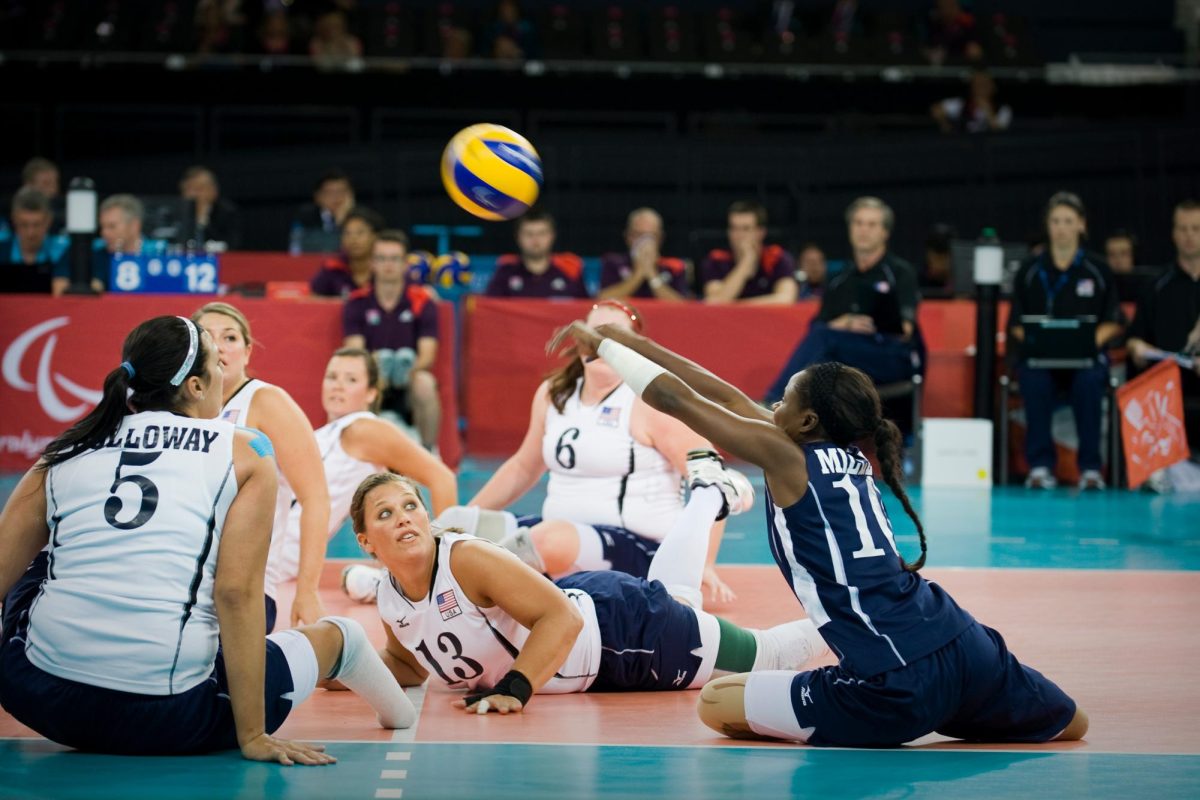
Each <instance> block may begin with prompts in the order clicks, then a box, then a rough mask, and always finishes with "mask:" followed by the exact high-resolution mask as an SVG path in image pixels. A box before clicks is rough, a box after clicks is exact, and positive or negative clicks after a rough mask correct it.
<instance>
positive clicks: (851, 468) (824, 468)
mask: <svg viewBox="0 0 1200 800" xmlns="http://www.w3.org/2000/svg"><path fill="white" fill-rule="evenodd" d="M813 452H814V453H816V455H817V463H819V464H820V465H821V474H822V475H870V474H872V469H871V462H870V461H869V460H868V459H866V458H864V457H863V455H862V454H861V453H858V454H852V453H850V452H849V451H847V450H843V449H842V448H840V447H826V448H821V449H819V450H818V449H814V450H813Z"/></svg>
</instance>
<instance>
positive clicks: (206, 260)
mask: <svg viewBox="0 0 1200 800" xmlns="http://www.w3.org/2000/svg"><path fill="white" fill-rule="evenodd" d="M219 275H220V262H219V261H218V260H217V257H216V256H215V255H211V254H207V255H182V254H180V255H159V256H142V255H125V254H122V253H117V254H115V255H113V257H112V272H111V274H110V276H109V281H108V285H109V291H114V292H126V293H129V294H216V293H217V286H218V284H219V280H218V277H219Z"/></svg>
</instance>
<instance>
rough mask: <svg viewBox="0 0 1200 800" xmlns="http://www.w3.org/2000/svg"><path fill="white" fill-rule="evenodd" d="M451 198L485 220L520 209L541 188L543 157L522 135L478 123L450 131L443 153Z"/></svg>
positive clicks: (512, 216) (512, 215)
mask: <svg viewBox="0 0 1200 800" xmlns="http://www.w3.org/2000/svg"><path fill="white" fill-rule="evenodd" d="M442 183H443V184H444V185H445V187H446V192H447V193H448V194H449V195H450V199H451V200H453V201H454V202H455V203H458V205H459V206H461V207H462V208H463V209H464V210H466V211H468V212H470V213H471V214H474V215H475V216H477V217H480V218H482V219H487V220H502V219H515V218H517V217H519V216H521V215H522V214H524V213H525V212H526V211H527V210H528V209H529V207H530V206H532V205H533V204H534V202H535V201H536V200H537V198H538V193H539V192H540V191H541V189H542V159H541V158H540V157H539V156H538V154H537V150H534V149H533V145H531V144H530V143H529V140H527V139H526V138H525V137H524V136H522V135H521V134H519V133H517V132H515V131H511V130H509V129H508V128H505V127H503V126H501V125H492V124H489V123H481V124H479V125H472V126H471V127H469V128H464V129H462V130H461V131H459V132H458V133H457V134H455V135H454V138H453V139H451V140H450V143H449V144H448V145H446V150H445V152H444V153H442Z"/></svg>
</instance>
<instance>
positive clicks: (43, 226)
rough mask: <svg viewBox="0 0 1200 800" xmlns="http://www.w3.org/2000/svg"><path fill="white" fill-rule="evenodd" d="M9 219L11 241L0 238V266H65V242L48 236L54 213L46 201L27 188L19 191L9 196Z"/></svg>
mask: <svg viewBox="0 0 1200 800" xmlns="http://www.w3.org/2000/svg"><path fill="white" fill-rule="evenodd" d="M11 219H12V235H11V238H0V264H29V265H32V264H51V265H53V267H54V268H58V266H59V264H60V263H63V264H65V261H66V256H67V249H68V241H67V238H66V237H65V236H51V235H50V225H51V223H52V221H53V219H54V214H53V212H52V211H51V210H50V200H49V198H47V197H46V196H45V195H43V194H42V193H41V192H39V191H37V190H36V189H32V188H30V187H25V188H24V189H21V190H20V191H19V192H17V193H16V195H15V196H14V197H13V201H12V217H11Z"/></svg>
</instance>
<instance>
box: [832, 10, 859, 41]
mask: <svg viewBox="0 0 1200 800" xmlns="http://www.w3.org/2000/svg"><path fill="white" fill-rule="evenodd" d="M858 11H859V9H858V0H834V4H833V10H832V11H831V12H830V14H829V33H830V34H831V35H832V36H833V38H834V39H835V40H837V41H839V42H846V41H849V40H850V39H852V38H857V37H859V36H861V35H862V33H863V21H862V15H861V14H859V13H858Z"/></svg>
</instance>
